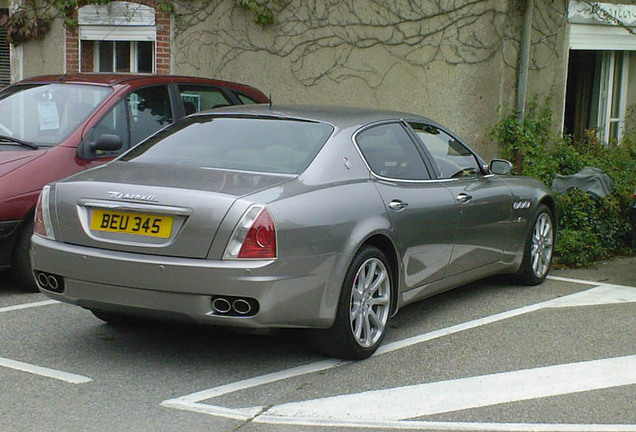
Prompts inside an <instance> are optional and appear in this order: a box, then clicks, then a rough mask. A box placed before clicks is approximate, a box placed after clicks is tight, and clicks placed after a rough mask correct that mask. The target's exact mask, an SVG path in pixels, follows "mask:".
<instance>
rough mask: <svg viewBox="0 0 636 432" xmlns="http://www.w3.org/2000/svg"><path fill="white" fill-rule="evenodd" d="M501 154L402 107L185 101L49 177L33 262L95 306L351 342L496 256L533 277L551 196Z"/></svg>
mask: <svg viewBox="0 0 636 432" xmlns="http://www.w3.org/2000/svg"><path fill="white" fill-rule="evenodd" d="M105 138H108V137H105ZM101 141H104V142H110V141H116V140H113V139H110V140H109V139H103V140H101ZM97 151H99V149H97ZM511 169H512V167H511V165H510V163H509V162H507V161H504V160H493V161H492V162H490V164H487V163H485V162H484V161H483V160H482V159H481V158H480V157H479V156H478V155H477V154H476V153H475V152H474V151H472V150H471V149H470V148H469V147H468V146H466V145H465V144H463V143H462V142H461V141H460V140H459V139H458V138H457V137H456V136H455V135H453V134H452V133H451V132H449V131H448V130H447V129H446V128H444V127H442V126H441V125H439V124H437V123H435V122H433V121H431V120H429V119H427V118H424V117H420V116H418V115H414V114H409V113H404V112H390V111H377V110H368V109H357V108H340V107H300V106H273V107H272V106H268V105H258V106H240V107H233V108H224V109H221V110H217V111H210V112H206V113H199V114H195V115H192V116H190V117H187V118H185V119H184V120H182V121H180V122H178V123H176V124H174V125H172V126H169V127H167V128H166V129H163V130H162V131H160V132H158V133H157V134H155V135H154V136H152V137H150V138H149V139H147V140H146V141H144V142H142V143H141V144H139V145H138V146H136V147H134V148H133V149H131V150H130V151H128V152H127V153H125V154H123V155H122V156H121V157H119V158H118V159H116V160H114V161H113V162H111V163H109V164H107V165H104V166H102V167H99V168H96V169H93V170H90V171H86V172H83V173H81V174H78V175H75V176H73V177H70V178H68V179H66V180H63V181H59V182H56V183H53V184H50V185H48V186H46V187H45V188H44V189H43V191H42V194H41V196H40V202H39V205H38V208H37V211H36V216H35V218H36V220H35V234H34V236H33V239H32V243H33V246H32V249H31V260H32V264H33V269H34V276H35V278H36V280H37V282H38V285H39V288H40V290H41V291H42V292H43V293H44V294H46V295H47V296H49V297H50V298H53V299H56V300H59V301H62V302H67V303H72V304H76V305H79V306H81V307H83V308H86V309H88V310H90V311H91V312H92V313H93V314H95V315H96V316H97V317H98V318H100V319H102V320H105V321H107V322H111V323H118V322H122V321H124V320H126V319H129V318H130V317H144V318H153V319H185V320H188V321H192V322H196V323H203V324H212V325H218V326H226V327H234V328H242V329H244V330H265V329H277V328H304V329H307V331H306V333H307V338H308V340H309V341H310V343H311V345H312V346H313V347H314V348H315V349H317V350H318V351H319V352H321V353H324V354H326V355H330V356H335V357H341V358H347V359H363V358H366V357H369V356H370V355H371V354H373V352H374V351H375V350H376V349H377V348H378V346H379V345H380V344H381V342H382V339H383V338H384V336H385V334H386V332H387V329H388V322H389V319H390V318H391V316H393V315H394V314H395V313H396V312H397V311H398V309H399V308H400V307H402V306H404V305H406V304H408V303H411V302H414V301H417V300H420V299H423V298H425V297H429V296H431V295H434V294H436V293H439V292H442V291H444V290H448V289H450V288H454V287H457V286H459V285H462V284H465V283H468V282H470V281H473V280H476V279H478V278H483V277H486V276H489V275H493V274H497V273H507V274H510V275H513V276H515V277H516V278H517V280H519V281H521V282H523V283H526V284H539V283H541V282H543V280H544V279H545V278H546V275H547V273H548V271H549V269H550V264H551V261H552V252H553V250H554V242H555V233H556V226H555V223H556V221H555V202H554V199H553V197H552V195H551V193H550V191H549V190H548V189H547V188H546V187H545V186H544V185H543V184H542V183H540V182H538V181H537V180H534V179H531V178H525V177H516V176H512V175H510V173H511Z"/></svg>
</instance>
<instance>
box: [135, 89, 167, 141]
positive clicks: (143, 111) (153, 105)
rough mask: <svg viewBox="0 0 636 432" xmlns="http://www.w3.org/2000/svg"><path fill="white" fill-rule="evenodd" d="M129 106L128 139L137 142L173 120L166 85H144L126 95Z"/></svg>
mask: <svg viewBox="0 0 636 432" xmlns="http://www.w3.org/2000/svg"><path fill="white" fill-rule="evenodd" d="M126 101H127V103H128V107H129V108H130V135H131V136H130V140H131V144H132V145H136V144H138V143H139V142H140V141H141V140H143V139H144V138H147V137H149V136H150V135H152V134H153V133H155V132H157V131H158V130H159V129H161V128H163V127H165V126H167V125H169V124H170V123H172V122H173V121H174V120H173V119H174V117H173V114H172V106H171V105H170V94H169V92H168V87H166V86H155V87H146V88H143V89H139V90H137V91H134V92H132V93H130V94H129V95H128V96H127V97H126Z"/></svg>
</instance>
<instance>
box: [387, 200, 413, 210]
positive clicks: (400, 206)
mask: <svg viewBox="0 0 636 432" xmlns="http://www.w3.org/2000/svg"><path fill="white" fill-rule="evenodd" d="M408 205H409V203H405V202H404V201H400V200H393V201H391V202H390V203H389V207H391V209H393V210H395V211H401V210H404V209H405V208H406V207H407V206H408Z"/></svg>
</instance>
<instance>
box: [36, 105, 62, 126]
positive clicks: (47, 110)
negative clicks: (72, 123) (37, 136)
mask: <svg viewBox="0 0 636 432" xmlns="http://www.w3.org/2000/svg"><path fill="white" fill-rule="evenodd" d="M38 116H39V118H40V130H43V131H44V130H56V129H59V128H60V115H59V113H58V112H57V105H55V102H38Z"/></svg>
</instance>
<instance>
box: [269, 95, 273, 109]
mask: <svg viewBox="0 0 636 432" xmlns="http://www.w3.org/2000/svg"><path fill="white" fill-rule="evenodd" d="M269 109H270V110H271V109H272V95H271V94H270V95H269Z"/></svg>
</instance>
